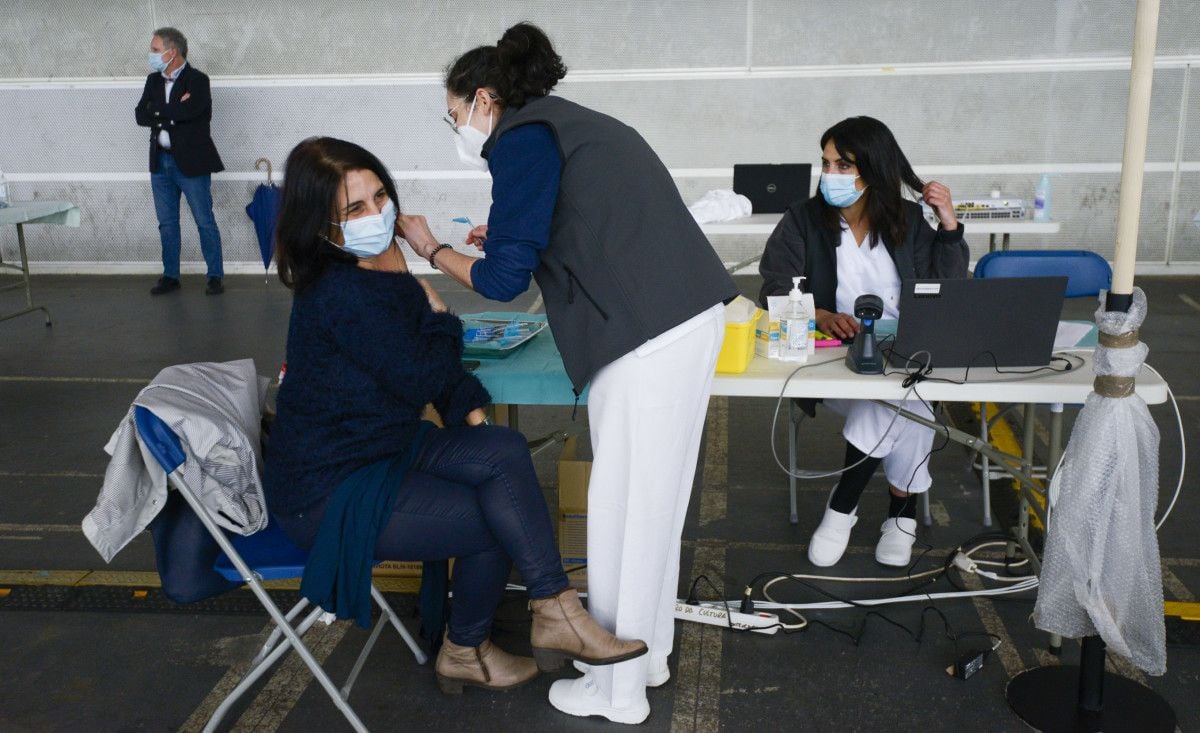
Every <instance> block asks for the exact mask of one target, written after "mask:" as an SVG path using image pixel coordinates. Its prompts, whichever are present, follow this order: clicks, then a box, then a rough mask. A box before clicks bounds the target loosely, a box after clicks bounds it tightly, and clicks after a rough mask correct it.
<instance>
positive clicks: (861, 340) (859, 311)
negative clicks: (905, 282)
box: [846, 293, 883, 374]
mask: <svg viewBox="0 0 1200 733" xmlns="http://www.w3.org/2000/svg"><path fill="white" fill-rule="evenodd" d="M854 317H855V318H857V319H858V322H859V325H860V326H862V330H861V331H859V332H858V335H856V336H855V337H854V343H852V344H850V349H849V350H848V351H847V352H846V366H847V367H848V368H849V369H850V371H852V372H857V373H859V374H883V354H882V353H881V352H880V351H879V344H878V343H877V342H876V341H875V321H877V320H879V319H880V318H882V317H883V298H880V297H879V296H878V295H873V294H871V293H867V294H865V295H860V296H858V298H856V299H855V300H854Z"/></svg>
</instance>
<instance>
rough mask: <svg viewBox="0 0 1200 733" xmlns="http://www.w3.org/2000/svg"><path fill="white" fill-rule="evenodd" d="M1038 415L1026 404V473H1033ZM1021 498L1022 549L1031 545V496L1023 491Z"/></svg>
mask: <svg viewBox="0 0 1200 733" xmlns="http://www.w3.org/2000/svg"><path fill="white" fill-rule="evenodd" d="M1036 419H1037V415H1036V413H1035V408H1034V405H1033V404H1032V403H1029V404H1026V405H1025V420H1024V423H1025V424H1024V427H1023V428H1022V435H1021V437H1022V439H1023V440H1022V442H1023V445H1022V446H1021V470H1022V471H1024V472H1025V474H1026V475H1033V445H1034V427H1035V422H1034V421H1035V420H1036ZM1020 496H1021V499H1020V501H1019V502H1018V505H1017V511H1018V512H1019V513H1018V515H1017V542H1018V543H1020V545H1021V547H1022V549H1024V548H1025V547H1028V546H1029V498H1028V496H1027V495H1026V492H1024V491H1022V492H1021V494H1020ZM1009 547H1011V548H1012V549H1014V550H1015V549H1016V548H1015V547H1014V546H1013V543H1011V542H1010V543H1009Z"/></svg>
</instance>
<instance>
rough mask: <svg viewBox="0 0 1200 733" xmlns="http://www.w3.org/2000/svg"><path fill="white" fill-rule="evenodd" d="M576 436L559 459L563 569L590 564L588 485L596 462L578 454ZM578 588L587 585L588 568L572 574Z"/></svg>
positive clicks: (566, 443)
mask: <svg viewBox="0 0 1200 733" xmlns="http://www.w3.org/2000/svg"><path fill="white" fill-rule="evenodd" d="M578 450H579V444H578V439H577V437H576V436H572V437H570V438H567V440H566V442H565V443H563V449H562V455H561V456H559V459H558V553H559V554H560V555H562V561H563V568H564V569H566V570H570V569H571V568H575V567H579V566H580V565H586V564H587V496H588V492H587V488H588V480H589V479H590V478H591V476H592V462H591V461H587V460H583V459H580V458H579V457H578ZM567 577H568V578H570V579H571V585H572V586H573V587H575V588H586V587H587V571H586V570H577V571H575V572H572V573H568V575H567Z"/></svg>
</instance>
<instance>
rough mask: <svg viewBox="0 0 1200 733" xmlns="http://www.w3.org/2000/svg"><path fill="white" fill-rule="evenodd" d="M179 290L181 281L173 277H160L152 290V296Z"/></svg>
mask: <svg viewBox="0 0 1200 733" xmlns="http://www.w3.org/2000/svg"><path fill="white" fill-rule="evenodd" d="M178 289H179V280H177V279H175V278H173V277H165V276H164V277H160V278H159V279H158V282H157V283H155V285H154V287H152V288H150V294H151V295H162V294H163V293H169V292H171V291H172V290H178Z"/></svg>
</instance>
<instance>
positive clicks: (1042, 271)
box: [975, 250, 1112, 298]
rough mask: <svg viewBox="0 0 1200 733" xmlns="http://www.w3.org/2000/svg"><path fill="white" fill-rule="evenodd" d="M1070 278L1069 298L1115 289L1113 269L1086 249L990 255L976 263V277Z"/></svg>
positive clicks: (1017, 251) (995, 253) (1019, 251)
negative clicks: (1113, 286) (1113, 285)
mask: <svg viewBox="0 0 1200 733" xmlns="http://www.w3.org/2000/svg"><path fill="white" fill-rule="evenodd" d="M1062 275H1065V276H1066V277H1067V293H1066V297H1068V298H1078V297H1082V296H1084V295H1098V294H1099V293H1100V291H1101V290H1108V289H1109V288H1110V287H1111V286H1112V268H1111V267H1109V265H1108V262H1107V261H1105V259H1104V258H1103V257H1101V256H1100V255H1098V254H1096V253H1095V252H1088V251H1085V250H1008V251H1004V252H991V253H988V254H986V255H984V256H983V257H981V258H980V260H979V262H977V263H975V277H1054V276H1062Z"/></svg>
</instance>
